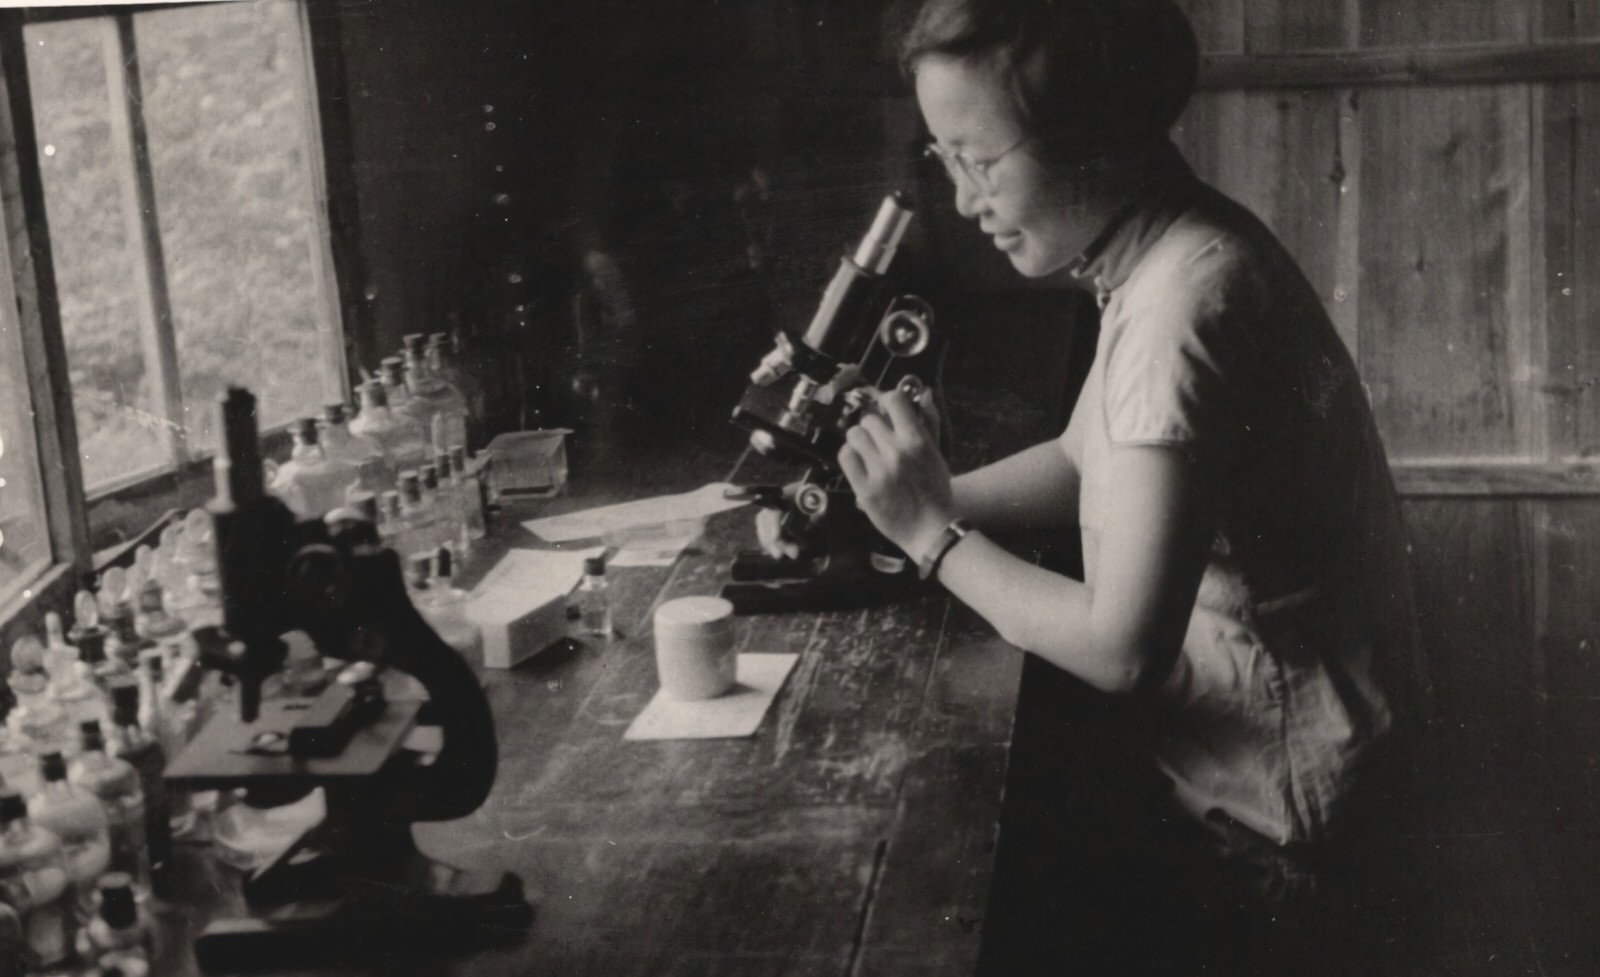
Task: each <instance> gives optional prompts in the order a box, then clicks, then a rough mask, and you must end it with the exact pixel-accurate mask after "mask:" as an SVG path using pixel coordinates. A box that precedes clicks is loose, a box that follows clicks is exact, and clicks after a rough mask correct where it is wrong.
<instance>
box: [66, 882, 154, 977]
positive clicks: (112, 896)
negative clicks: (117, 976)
mask: <svg viewBox="0 0 1600 977" xmlns="http://www.w3.org/2000/svg"><path fill="white" fill-rule="evenodd" d="M136 885H137V883H136V882H135V880H134V879H132V878H129V877H128V874H127V873H126V872H107V873H106V874H105V875H104V876H103V877H102V878H101V879H100V880H99V881H98V882H97V883H96V884H95V890H96V893H95V900H94V902H95V911H94V915H93V916H92V917H91V918H90V919H89V922H88V925H86V926H84V928H83V932H82V933H80V934H79V935H78V953H79V955H80V956H82V957H83V958H84V959H85V960H87V961H89V962H91V963H93V964H94V965H95V966H96V967H98V968H99V970H100V973H101V974H105V973H107V972H110V971H113V970H114V971H115V972H118V973H121V974H123V975H124V977H134V975H139V974H148V973H149V972H150V958H151V957H152V956H153V955H154V950H155V947H154V933H155V930H154V928H153V927H152V926H151V925H150V922H149V920H148V919H146V918H145V915H144V913H143V912H142V911H141V910H140V908H139V899H138V896H137V895H136V892H135V888H136Z"/></svg>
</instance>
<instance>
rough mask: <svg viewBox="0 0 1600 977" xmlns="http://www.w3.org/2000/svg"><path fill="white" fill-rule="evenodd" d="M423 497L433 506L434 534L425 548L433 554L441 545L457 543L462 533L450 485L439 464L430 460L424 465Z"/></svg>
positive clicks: (422, 473) (427, 541)
mask: <svg viewBox="0 0 1600 977" xmlns="http://www.w3.org/2000/svg"><path fill="white" fill-rule="evenodd" d="M421 475H422V497H423V498H424V499H425V500H427V502H428V504H429V505H431V506H432V507H433V535H432V536H430V537H429V538H428V539H427V540H426V541H425V546H424V548H425V550H426V552H427V553H428V554H429V555H430V556H431V555H432V554H433V551H434V550H436V549H438V548H439V547H441V546H454V545H456V537H457V536H458V535H459V534H460V530H459V528H458V526H459V522H458V521H457V519H456V513H455V510H454V508H453V505H452V503H453V501H454V500H452V499H451V497H450V492H449V487H448V486H447V485H446V484H445V482H444V479H443V478H441V477H440V472H439V466H438V465H437V464H434V463H433V462H429V463H428V464H426V465H423V466H422V472H421Z"/></svg>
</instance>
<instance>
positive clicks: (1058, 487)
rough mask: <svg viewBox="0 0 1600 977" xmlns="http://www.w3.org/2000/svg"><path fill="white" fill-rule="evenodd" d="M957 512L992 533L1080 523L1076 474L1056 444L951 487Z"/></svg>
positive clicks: (977, 471)
mask: <svg viewBox="0 0 1600 977" xmlns="http://www.w3.org/2000/svg"><path fill="white" fill-rule="evenodd" d="M951 491H952V493H953V497H954V502H955V509H956V511H957V512H959V513H960V514H961V515H963V516H965V517H966V518H968V519H970V520H972V522H973V523H974V524H975V525H977V526H979V527H981V528H982V529H984V530H986V531H988V532H992V533H1008V532H1021V531H1025V530H1040V529H1069V528H1071V527H1073V526H1075V525H1077V524H1078V469H1077V466H1076V465H1074V464H1073V463H1072V459H1070V458H1068V457H1067V453H1066V452H1065V451H1064V450H1062V447H1061V443H1060V442H1059V441H1056V440H1054V439H1052V440H1049V441H1046V442H1044V443H1043V444H1036V445H1034V446H1033V447H1031V448H1025V449H1023V450H1022V451H1019V452H1017V453H1016V454H1014V455H1011V456H1010V457H1007V458H1002V459H1000V460H999V461H997V462H994V463H993V464H990V465H985V466H984V467H982V468H978V469H975V470H973V471H970V472H967V473H966V474H964V475H957V476H956V477H955V479H953V480H952V482H951Z"/></svg>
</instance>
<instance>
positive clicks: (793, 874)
mask: <svg viewBox="0 0 1600 977" xmlns="http://www.w3.org/2000/svg"><path fill="white" fill-rule="evenodd" d="M716 461H717V459H710V460H708V459H706V458H693V459H689V458H680V459H678V460H677V461H675V462H674V463H673V464H670V465H667V466H665V467H661V466H652V465H650V464H645V463H641V464H633V465H626V466H621V467H620V468H618V469H616V470H613V471H612V473H611V474H610V475H605V474H602V473H601V472H600V471H599V469H600V468H602V467H603V466H596V468H597V470H596V473H595V474H594V475H592V476H590V477H586V476H585V475H584V474H583V472H582V471H581V469H579V468H577V467H576V466H575V469H574V472H575V475H574V482H573V484H572V485H571V486H570V491H569V493H568V495H567V497H565V498H563V499H559V500H555V501H554V502H552V503H551V508H549V509H547V510H546V511H561V510H572V509H578V508H587V507H589V506H591V505H597V504H602V503H605V502H610V501H616V500H618V499H621V498H629V497H638V496H641V495H649V494H656V493H660V492H670V491H681V490H684V489H687V488H693V487H695V486H697V485H699V484H703V483H704V482H706V481H710V480H714V479H717V478H721V477H722V476H723V475H724V474H726V471H727V459H721V464H720V465H719V464H716ZM624 468H625V469H626V470H627V471H628V472H630V474H627V475H625V476H622V477H619V476H618V474H617V471H619V470H622V469H624ZM708 474H709V477H707V475H708ZM511 515H513V516H518V517H521V516H522V515H523V514H518V513H512V514H511ZM751 520H752V514H751V510H749V509H740V510H734V511H732V512H728V513H723V514H721V515H719V516H716V517H713V518H712V520H711V521H710V523H709V525H708V529H707V532H706V535H705V536H704V537H703V538H702V539H701V540H700V541H699V542H698V543H697V544H696V545H695V546H693V547H691V548H690V549H689V550H688V551H686V552H685V554H684V555H683V556H681V557H680V558H679V559H678V561H677V562H676V563H675V564H674V565H673V566H671V567H636V568H616V569H614V570H613V571H612V572H611V577H612V591H613V594H614V605H613V606H614V608H615V621H616V626H617V629H618V634H617V636H616V637H614V638H612V639H609V640H604V639H581V641H580V642H578V643H573V644H570V645H569V646H567V647H566V648H565V649H564V650H563V649H557V650H555V651H552V652H549V653H547V654H545V655H542V656H540V657H537V658H535V659H534V660H532V661H530V662H528V663H525V664H524V665H523V666H522V667H519V668H517V669H514V670H510V671H495V672H489V673H487V674H486V686H487V689H488V692H489V696H490V701H491V704H492V707H493V710H494V713H495V718H496V723H497V727H498V731H499V737H500V751H501V756H500V768H499V775H498V778H497V780H496V784H495V788H494V792H493V794H492V796H491V797H490V799H489V801H488V802H487V803H486V804H485V805H484V806H483V807H482V808H481V809H480V810H478V811H477V812H476V813H475V814H473V815H472V816H470V817H468V818H465V819H462V820H460V821H454V822H449V823H443V824H425V825H419V826H418V828H417V830H416V836H417V839H418V844H419V847H421V848H422V850H423V851H424V852H426V853H427V854H429V855H431V856H433V857H435V858H438V859H440V860H442V861H446V862H449V863H452V864H455V865H458V866H461V867H464V868H469V869H481V870H485V871H498V870H501V869H505V870H510V871H514V872H516V873H517V874H518V875H520V876H521V878H522V880H523V882H524V883H525V885H526V887H527V890H528V893H529V897H530V900H531V901H532V902H533V903H534V907H535V912H536V916H535V919H534V922H533V924H532V926H531V927H530V929H529V931H528V933H527V936H526V939H525V940H524V941H523V942H521V943H520V944H517V945H514V946H509V947H501V948H495V949H492V950H486V951H479V952H474V953H471V954H466V955H458V956H454V957H448V958H441V959H431V960H407V961H404V962H397V961H392V960H391V961H386V962H385V963H384V964H382V965H381V966H374V967H372V968H371V969H368V970H363V971H348V972H351V973H371V974H380V973H381V974H385V975H395V974H406V973H416V974H472V975H474V977H478V975H496V974H508V975H509V974H518V975H521V974H563V975H583V974H595V975H606V977H625V975H635V974H637V975H672V977H698V975H705V977H710V975H733V974H738V975H746V974H749V975H768V974H771V975H778V974H806V975H813V974H814V975H833V974H837V975H848V974H872V975H886V974H887V975H893V974H918V975H927V974H951V975H954V974H970V973H972V972H973V971H974V968H975V965H976V962H977V958H978V950H979V941H980V933H981V923H982V920H983V916H984V910H985V904H986V900H987V896H988V889H989V881H990V877H991V873H992V870H993V864H994V852H995V843H996V835H997V830H998V825H999V818H1000V809H1001V795H1002V789H1003V785H1004V781H1005V774H1006V765H1007V756H1008V751H1009V748H1010V744H1011V737H1012V722H1013V718H1014V714H1015V709H1016V703H1017V695H1018V687H1019V680H1020V675H1021V669H1022V656H1021V655H1019V654H1018V653H1017V652H1016V650H1015V649H1013V648H1012V647H1011V646H1009V645H1007V644H1005V643H1004V642H1002V641H1001V640H1000V639H999V638H997V637H995V636H994V634H993V633H992V631H991V629H989V628H988V627H987V626H986V625H985V624H984V623H983V622H982V621H981V620H979V619H978V618H977V617H976V616H975V615H973V614H972V613H971V612H970V611H967V610H966V609H965V608H963V607H962V606H961V605H960V604H958V603H956V602H954V601H952V600H950V599H949V598H948V597H946V596H945V595H943V594H942V592H930V593H929V594H927V595H926V596H923V597H919V598H916V599H913V600H909V601H906V602H903V603H900V604H896V605H893V606H885V607H879V608H874V609H870V610H863V611H852V612H832V613H808V614H798V613H796V614H778V615H763V616H751V617H743V618H740V619H739V622H738V627H737V632H738V644H739V650H741V651H753V652H759V651H767V652H794V653H797V654H798V655H799V656H800V657H799V661H798V663H797V664H796V666H795V669H794V671H793V672H792V673H791V674H790V676H789V678H788V681H787V682H786V684H785V685H784V687H783V689H782V690H781V691H780V692H779V694H778V697H777V699H776V701H775V702H774V703H773V705H772V707H771V708H770V710H769V711H768V713H767V714H766V716H765V717H764V719H763V721H762V723H761V726H760V728H759V729H758V730H757V732H756V733H755V735H754V736H751V737H748V738H744V739H729V740H699V741H687V740H678V741H660V742H625V741H624V740H623V738H622V735H623V731H624V730H625V729H626V728H627V726H628V724H629V723H630V722H631V721H632V720H633V718H634V717H635V716H636V715H637V714H638V713H639V711H640V710H641V709H642V708H643V707H644V705H645V704H646V703H647V702H648V701H649V700H650V698H651V696H652V695H653V694H654V692H655V690H656V686H657V682H656V676H655V667H654V659H653V652H652V646H651V642H650V636H649V633H648V632H649V621H650V613H651V610H652V608H653V607H654V606H655V604H656V603H658V602H659V601H661V600H665V599H669V598H672V597H678V596H685V595H696V594H714V593H716V591H717V589H718V587H719V586H720V585H721V584H722V583H723V582H724V581H725V580H726V579H727V565H728V560H729V559H730V558H731V556H732V555H733V553H734V552H735V551H736V550H737V549H739V548H740V547H744V546H749V545H751V544H752V542H753V533H752V530H751ZM506 522H508V523H510V522H511V520H506ZM497 537H498V538H499V540H500V541H501V542H500V543H499V544H498V545H501V546H507V545H510V546H534V547H537V546H539V545H541V544H540V543H539V541H538V540H537V538H536V537H534V536H533V535H532V534H530V533H527V531H526V530H524V529H522V528H521V527H520V526H517V525H515V524H514V523H512V524H511V525H503V526H502V527H501V528H500V529H497ZM487 562H488V561H485V563H487ZM480 569H481V567H480ZM201 851H202V850H201V849H190V850H189V851H187V852H186V853H185V858H186V860H187V862H188V864H186V866H185V867H184V872H183V875H184V880H183V883H182V885H181V889H182V891H183V892H184V893H185V895H184V896H183V897H182V898H181V899H180V900H178V902H177V904H176V905H174V906H173V907H172V910H171V911H170V912H169V913H168V915H167V920H166V921H167V922H168V924H169V929H170V932H169V936H170V937H171V939H170V940H169V943H170V945H169V946H167V947H166V948H165V950H164V951H163V953H162V957H163V962H164V963H166V964H168V967H167V968H166V970H165V971H158V972H174V973H190V972H194V964H193V959H192V956H191V954H190V950H189V948H188V946H187V941H188V939H190V938H192V936H193V934H194V933H196V932H198V930H199V929H200V928H201V927H202V926H203V925H204V923H205V921H206V919H207V918H209V917H210V916H211V915H213V914H214V913H219V912H221V911H222V909H223V907H225V906H228V905H231V904H232V899H231V897H230V896H229V895H228V893H230V892H232V891H233V890H234V884H235V883H234V880H233V879H232V877H231V873H230V870H227V869H224V868H220V867H217V866H215V865H214V864H212V863H210V861H209V859H207V858H205V857H203V856H202V855H201V854H200V852H201ZM342 972H346V971H341V973H342Z"/></svg>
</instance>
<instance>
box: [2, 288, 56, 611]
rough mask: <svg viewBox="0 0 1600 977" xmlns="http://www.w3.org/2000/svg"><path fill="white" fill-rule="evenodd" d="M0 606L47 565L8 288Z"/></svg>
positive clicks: (29, 410) (29, 412)
mask: <svg viewBox="0 0 1600 977" xmlns="http://www.w3.org/2000/svg"><path fill="white" fill-rule="evenodd" d="M0 295H3V296H4V302H3V304H0V313H3V314H0V601H4V600H6V599H7V598H9V597H10V596H11V595H12V594H13V593H15V592H16V591H17V590H18V589H20V588H21V587H22V586H24V585H25V584H26V583H27V582H28V581H29V580H31V579H32V578H33V576H34V574H36V573H38V572H39V571H40V570H43V569H44V568H45V567H46V566H48V565H49V563H50V538H49V535H48V531H47V529H46V524H45V515H44V488H43V485H42V483H41V482H40V480H39V455H38V448H37V446H36V444H35V442H34V436H33V407H32V405H31V404H30V403H29V401H28V373H27V370H26V369H25V368H24V367H23V363H22V336H21V335H20V333H19V332H18V329H17V324H16V321H15V313H14V312H13V311H11V310H14V309H15V308H16V307H17V306H16V302H15V300H14V299H13V297H12V294H11V289H10V287H9V285H6V286H0Z"/></svg>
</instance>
